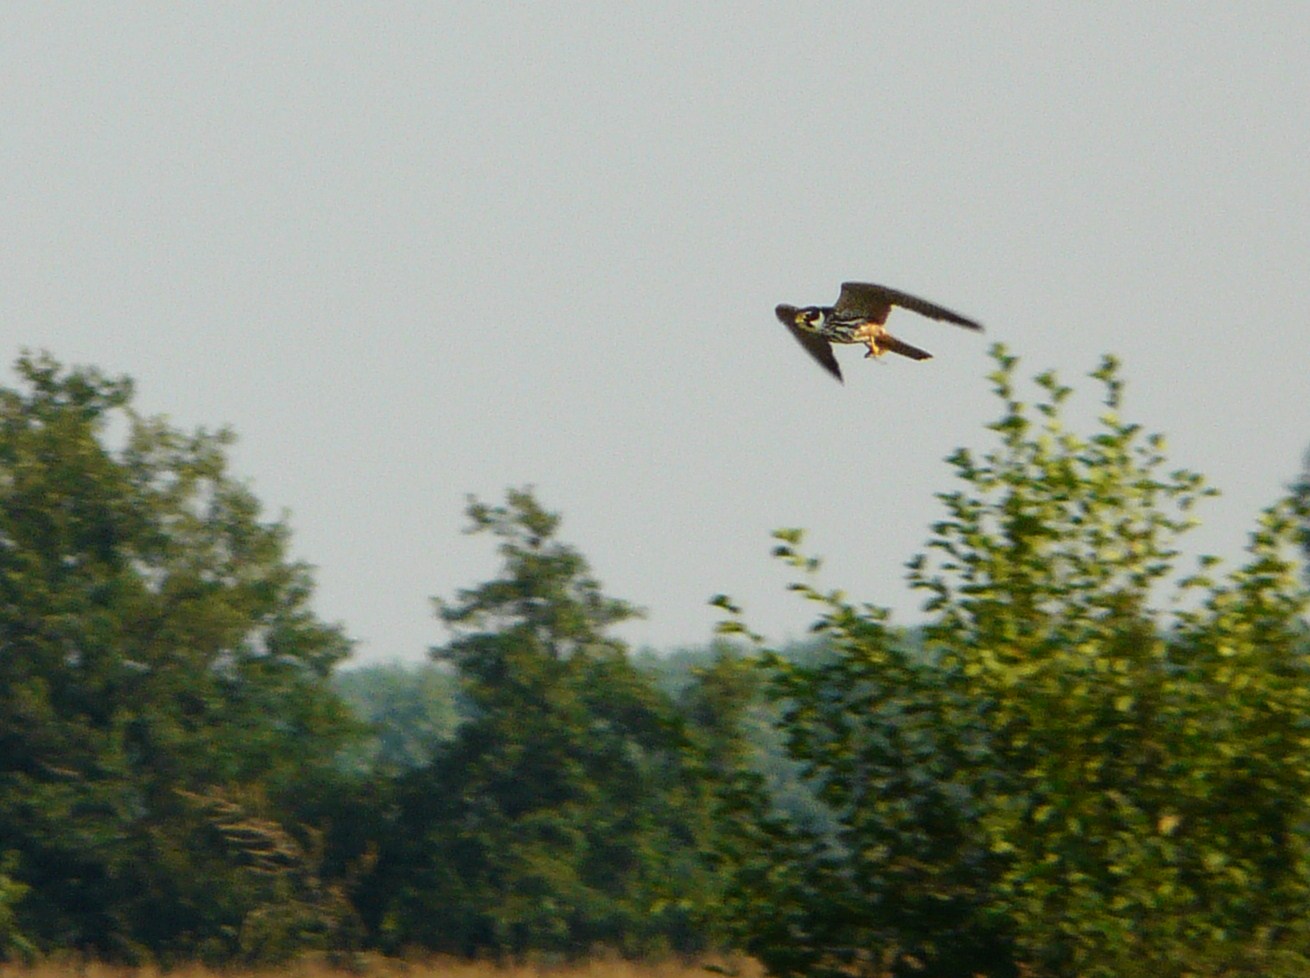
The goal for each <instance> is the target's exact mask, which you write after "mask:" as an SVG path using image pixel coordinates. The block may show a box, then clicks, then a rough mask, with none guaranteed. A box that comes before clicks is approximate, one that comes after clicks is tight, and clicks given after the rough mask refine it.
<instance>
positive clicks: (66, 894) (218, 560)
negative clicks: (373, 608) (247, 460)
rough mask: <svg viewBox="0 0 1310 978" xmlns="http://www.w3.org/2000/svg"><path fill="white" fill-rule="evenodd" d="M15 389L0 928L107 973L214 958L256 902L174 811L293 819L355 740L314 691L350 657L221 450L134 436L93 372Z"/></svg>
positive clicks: (5, 586) (6, 400) (192, 437)
mask: <svg viewBox="0 0 1310 978" xmlns="http://www.w3.org/2000/svg"><path fill="white" fill-rule="evenodd" d="M17 369H18V373H19V375H20V378H21V380H22V388H21V389H17V390H0V648H3V650H4V651H3V654H0V838H3V839H4V845H5V847H6V848H9V849H12V850H14V851H15V852H16V853H18V857H19V858H18V862H17V865H16V868H15V869H13V870H12V872H13V874H14V879H15V880H16V881H19V882H21V883H23V884H25V885H27V886H29V887H30V890H29V891H28V892H27V894H26V895H25V896H24V897H23V899H22V901H21V902H20V903H19V904H18V921H19V925H20V926H21V927H22V928H23V930H24V931H25V932H26V933H27V934H28V935H29V937H30V938H31V940H32V941H34V942H36V943H38V944H39V945H41V946H49V947H78V948H83V949H87V950H94V951H98V952H100V953H102V954H109V955H115V956H120V957H129V958H140V957H146V956H150V955H152V954H154V955H163V956H169V955H173V954H187V953H194V952H195V951H196V950H197V949H200V948H220V949H221V948H226V949H233V948H235V943H236V937H235V935H236V932H237V930H238V929H239V928H240V926H241V923H242V920H243V918H244V917H245V916H247V915H248V914H250V913H253V912H256V911H258V910H259V908H260V907H261V906H262V905H264V904H265V903H266V902H267V901H268V900H270V899H272V895H271V891H270V890H269V889H268V888H267V887H265V886H264V885H263V884H262V883H260V882H259V881H258V880H254V879H252V877H251V870H250V868H249V867H247V866H244V865H243V864H242V863H241V862H240V860H238V859H234V858H233V856H232V854H231V853H230V852H229V851H227V848H226V847H225V846H224V845H223V844H222V840H221V839H219V838H217V837H216V836H214V834H213V833H212V832H211V831H210V829H209V827H208V826H207V825H206V822H205V819H204V817H203V815H202V814H201V813H199V812H197V811H196V810H195V808H194V806H192V805H191V804H190V803H189V802H188V801H187V799H186V797H185V793H186V792H199V793H205V792H208V791H210V790H213V789H220V788H222V789H225V790H226V789H227V788H234V789H238V790H241V791H243V792H249V793H250V794H251V796H252V797H258V799H259V800H260V801H259V804H260V807H261V809H262V812H261V814H262V815H263V816H264V817H270V818H288V817H290V816H291V815H293V814H294V811H295V806H296V805H297V804H298V803H299V802H300V800H301V799H302V798H303V797H304V794H305V790H304V789H305V787H306V785H308V784H311V783H314V782H315V780H316V779H321V778H327V777H329V776H331V772H332V771H333V770H334V768H333V761H334V755H335V754H336V752H337V750H338V749H339V748H340V746H341V745H342V744H343V743H344V742H345V738H346V737H347V735H348V733H349V731H350V729H351V726H350V724H349V722H348V719H347V715H346V713H345V711H344V708H343V707H342V705H341V703H340V702H339V700H338V699H337V698H336V697H335V696H334V695H333V694H332V693H331V691H330V689H329V688H328V686H327V681H328V675H329V673H330V670H331V669H332V667H333V665H334V664H335V663H336V662H337V661H339V660H340V659H341V658H342V657H344V656H345V655H346V654H347V651H348V643H347V642H346V640H345V639H344V638H343V637H342V636H341V634H340V632H339V631H338V630H337V629H335V628H332V627H328V626H325V625H323V624H321V623H320V622H319V621H317V620H316V619H315V617H314V616H313V614H312V613H311V612H310V610H309V608H308V601H309V597H310V592H311V582H310V578H309V574H308V571H307V570H306V568H304V567H303V566H301V565H299V564H295V563H292V562H289V561H288V560H287V559H286V557H285V551H286V538H287V533H286V529H285V528H284V527H283V526H282V525H281V524H278V523H267V522H262V521H261V520H260V519H259V505H258V503H257V502H256V500H255V499H254V497H253V496H252V495H251V493H250V492H249V491H248V490H247V489H246V488H245V487H244V486H242V485H241V484H240V483H238V482H236V481H234V480H233V479H232V478H231V477H230V476H228V475H227V473H226V463H225V458H224V449H225V447H226V445H227V444H228V443H229V441H230V440H231V439H230V436H229V435H227V434H226V433H225V432H219V433H207V432H205V431H199V432H196V433H194V434H184V433H181V432H178V431H176V430H174V429H172V428H170V427H168V425H167V424H166V423H164V422H163V421H162V420H158V419H147V418H142V417H140V416H138V415H137V414H135V412H133V411H132V410H131V407H130V403H131V396H132V388H131V385H130V383H129V382H127V381H126V380H116V379H111V378H107V377H104V376H103V375H101V374H100V373H98V372H97V371H94V370H68V371H66V370H64V369H63V368H62V367H60V365H59V364H57V363H56V362H54V361H53V360H52V359H50V358H49V357H29V356H24V357H22V358H21V359H20V360H19V361H18V364H17ZM111 434H112V437H111ZM111 442H113V443H115V444H117V445H118V446H119V447H112V445H111ZM10 892H13V891H12V890H11V891H10Z"/></svg>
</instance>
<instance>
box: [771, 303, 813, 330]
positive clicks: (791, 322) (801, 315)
mask: <svg viewBox="0 0 1310 978" xmlns="http://www.w3.org/2000/svg"><path fill="white" fill-rule="evenodd" d="M774 313H776V314H777V316H778V319H780V320H781V321H782V322H783V323H785V324H786V325H788V326H794V327H796V328H797V329H803V330H804V331H805V332H807V333H817V332H819V330H821V329H822V328H823V320H824V318H825V316H824V310H823V309H821V308H820V307H819V306H804V307H802V308H799V309H798V308H796V306H778V308H777V309H775V310H774Z"/></svg>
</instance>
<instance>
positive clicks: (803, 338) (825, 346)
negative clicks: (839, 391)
mask: <svg viewBox="0 0 1310 978" xmlns="http://www.w3.org/2000/svg"><path fill="white" fill-rule="evenodd" d="M786 325H787V331H788V332H789V333H791V335H792V336H794V337H796V342H797V343H799V344H800V345H801V346H803V347H805V352H806V353H808V354H809V355H810V356H812V357H814V359H815V361H816V362H817V363H818V364H819V366H821V367H822V368H823V369H824V370H826V371H828V373H830V374H832V375H833V376H834V377H836V378H837V380H838V381H839V382H840V383H845V381H843V380H842V378H841V366H840V365H839V364H838V363H837V358H836V357H835V356H834V355H833V352H832V344H831V343H829V342H828V341H827V340H825V339H824V338H823V337H822V336H815V335H814V334H813V333H807V332H805V330H803V329H800V328H798V327H796V326H793V325H792V324H791V323H787V324H786Z"/></svg>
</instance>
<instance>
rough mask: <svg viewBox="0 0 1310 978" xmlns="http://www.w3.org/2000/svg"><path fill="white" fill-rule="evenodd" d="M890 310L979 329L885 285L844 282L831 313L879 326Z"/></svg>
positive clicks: (978, 326)
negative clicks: (912, 313) (907, 312)
mask: <svg viewBox="0 0 1310 978" xmlns="http://www.w3.org/2000/svg"><path fill="white" fill-rule="evenodd" d="M892 306H900V307H902V308H904V309H910V310H912V311H914V312H917V313H919V314H920V315H923V316H927V317H929V318H930V319H940V320H943V321H944V322H948V323H955V324H956V325H957V326H964V327H966V328H968V329H982V324H981V323H976V322H974V321H973V320H972V319H966V318H965V317H964V316H961V315H960V314H959V313H958V312H951V310H949V309H944V308H942V307H941V306H938V305H934V304H933V303H931V302H928V301H927V300H926V299H920V298H919V297H918V296H917V295H910V294H909V293H908V292H899V291H897V290H896V289H889V288H887V287H886V286H885V285H874V284H873V283H872V282H843V283H842V287H841V295H840V296H838V298H837V304H836V305H835V306H833V312H834V313H835V314H836V315H838V316H841V317H843V318H847V317H850V318H854V317H857V316H858V317H861V318H865V319H869V320H872V321H873V322H875V323H877V324H878V325H880V326H881V325H882V324H883V323H885V322H887V317H888V316H889V315H890V314H891V311H892Z"/></svg>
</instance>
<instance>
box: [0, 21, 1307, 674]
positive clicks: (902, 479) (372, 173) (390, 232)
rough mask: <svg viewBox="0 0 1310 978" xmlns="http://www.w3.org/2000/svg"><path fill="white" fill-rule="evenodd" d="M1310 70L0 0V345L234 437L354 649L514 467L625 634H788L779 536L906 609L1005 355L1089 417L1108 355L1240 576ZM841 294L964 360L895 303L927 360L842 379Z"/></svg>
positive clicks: (1290, 408) (1089, 25)
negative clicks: (745, 620)
mask: <svg viewBox="0 0 1310 978" xmlns="http://www.w3.org/2000/svg"><path fill="white" fill-rule="evenodd" d="M1307 51H1310V4H1306V3H1303V2H1299V0H1297V2H1283V3H1274V2H1266V3H1250V4H1235V3H1213V4H1206V3H1195V2H1186V3H1182V2H1179V3H1150V4H1140V3H1100V4H1082V5H1071V4H1057V3H988V4H981V3H976V4H975V3H963V2H956V3H916V4H903V3H872V4H871V3H860V4H845V5H838V4H818V3H812V4H800V3H797V4H768V3H758V4H757V3H740V2H738V3H723V4H702V3H660V4H648V5H629V4H609V3H591V4H581V3H568V4H534V5H519V4H514V5H509V4H430V3H421V4H419V3H386V4H381V3H370V4H364V3H359V4H323V3H275V4H273V3H262V2H261V3H223V4H175V3H171V2H170V3H131V4H101V3H64V4H55V3H47V2H39V3H17V2H15V3H6V4H5V5H4V6H3V8H0V173H2V174H3V188H4V190H3V194H0V228H3V233H2V234H0V297H3V310H4V319H3V327H2V328H3V336H4V348H3V349H2V350H0V353H3V358H4V361H5V362H6V363H7V364H12V361H13V359H14V357H15V356H16V354H17V353H18V351H19V349H20V348H21V347H24V346H27V347H33V348H47V349H49V350H50V351H51V352H53V353H54V354H55V355H56V356H57V357H59V358H60V359H61V360H64V361H65V362H75V363H92V364H95V365H97V366H100V367H102V368H104V369H106V370H108V371H111V372H115V373H127V374H130V375H131V376H132V377H134V378H135V380H136V381H137V384H138V390H139V400H138V404H139V406H140V407H141V408H142V409H143V410H146V411H148V412H151V413H166V414H168V415H170V416H171V417H172V419H173V420H174V422H175V423H177V424H179V425H182V426H186V427H191V426H195V425H201V424H203V425H208V426H215V425H219V424H230V425H232V426H233V427H234V428H235V429H236V431H237V432H238V434H239V436H240V439H241V440H240V443H239V444H238V446H237V447H236V449H235V451H234V455H233V457H234V462H235V468H236V470H237V472H238V474H240V475H241V476H243V477H245V478H248V479H249V480H250V482H251V484H252V486H253V488H254V490H255V492H256V493H257V495H258V496H259V497H260V498H261V499H262V500H263V501H264V503H265V504H266V506H267V507H268V508H269V512H270V513H271V514H273V515H276V514H277V513H278V512H279V511H280V510H282V509H283V508H286V509H287V510H289V513H290V517H289V521H290V525H291V527H292V530H293V532H294V541H295V551H296V554H297V555H298V556H299V557H302V558H303V559H306V560H308V561H309V562H311V563H313V564H315V565H317V567H318V572H317V577H318V581H319V597H318V607H319V609H320V611H321V612H322V613H323V615H324V616H326V617H327V618H330V619H334V620H341V621H342V622H344V623H345V625H346V626H347V629H348V630H349V632H350V633H351V634H352V635H354V636H355V637H357V638H358V639H359V640H360V641H361V646H360V653H359V656H360V659H361V660H363V661H369V660H375V659H390V658H394V657H400V658H405V659H411V660H412V659H417V658H419V657H420V656H421V655H422V654H423V652H424V650H425V649H426V647H427V646H429V645H431V644H434V643H439V642H440V641H442V640H443V638H444V633H443V631H442V629H441V627H440V625H439V624H438V623H437V622H436V621H434V620H433V618H432V616H431V609H430V607H429V604H428V596H430V595H433V594H440V595H450V594H452V593H453V591H454V590H455V589H456V588H458V587H461V586H466V585H471V584H475V583H477V582H479V581H481V580H484V579H486V578H487V577H488V576H489V575H490V574H491V573H492V572H493V571H494V568H495V566H496V558H495V556H494V554H493V552H492V549H491V544H490V542H489V541H487V540H486V539H483V538H477V537H474V538H468V537H464V536H461V534H460V530H461V528H462V526H463V525H464V517H463V514H462V508H463V505H464V495H465V494H466V493H468V492H475V493H477V494H479V495H481V496H483V497H484V498H486V499H488V500H491V501H495V500H497V499H499V498H501V497H502V495H503V490H504V489H505V487H507V486H511V485H521V484H524V483H533V484H535V485H536V486H537V488H538V493H539V496H540V498H541V500H542V501H543V502H544V503H545V504H546V505H547V506H549V507H550V508H553V509H557V510H560V511H562V512H563V514H564V517H565V524H564V532H563V536H564V538H565V539H567V540H569V541H571V542H573V543H575V544H576V545H577V546H578V547H579V548H580V549H581V550H582V551H583V552H584V553H585V554H586V555H587V557H588V558H589V559H590V561H591V562H592V564H593V566H594V568H595V570H596V572H597V574H598V576H599V577H600V578H601V580H602V581H603V582H604V583H605V585H606V587H607V590H608V591H609V592H610V593H612V594H615V595H617V596H621V597H624V598H627V599H629V600H631V601H634V602H636V603H638V604H641V605H644V606H645V607H647V608H648V610H649V618H648V619H647V620H646V621H644V622H642V623H640V624H636V625H634V626H632V627H629V628H627V629H625V630H624V632H623V634H624V636H625V637H627V638H628V639H629V640H631V641H633V642H634V643H635V644H638V645H643V644H650V645H654V646H657V647H669V646H672V645H676V644H681V643H699V642H702V641H705V640H707V639H708V638H709V636H710V631H711V626H712V623H713V621H714V620H715V617H716V614H717V613H716V612H714V611H713V610H712V609H710V608H708V607H707V606H706V600H707V599H708V598H709V597H710V596H711V595H712V594H714V593H715V592H718V591H726V592H728V593H730V594H732V595H733V596H734V597H736V598H737V599H739V600H740V601H741V602H743V603H744V604H745V605H746V606H747V609H748V612H749V620H750V622H751V623H752V624H753V625H754V626H755V627H756V628H757V629H760V630H762V631H764V632H765V633H766V634H767V635H769V636H770V637H771V638H775V639H779V640H781V639H784V638H786V637H788V636H797V635H800V634H803V632H804V629H805V627H806V625H807V624H808V622H809V621H810V619H811V614H810V610H809V609H808V608H807V607H805V606H803V605H801V604H800V603H798V602H796V601H795V600H794V599H793V598H792V597H791V596H790V595H788V594H787V593H786V592H785V591H784V589H783V585H784V583H785V581H786V580H787V575H786V573H785V572H784V570H783V569H782V568H780V567H778V566H776V565H775V564H774V562H772V561H771V560H770V559H769V557H768V551H769V548H770V540H769V537H768V534H769V531H770V530H772V529H773V528H776V527H779V526H803V527H806V528H808V530H809V533H810V536H809V539H810V545H811V547H812V549H813V550H815V551H817V552H819V553H821V554H823V555H824V556H825V557H826V565H825V566H826V573H825V580H826V582H827V583H829V584H831V585H834V586H836V585H839V586H842V587H845V588H847V589H848V590H849V591H850V592H851V593H852V595H853V596H854V597H856V598H858V599H861V600H870V601H874V602H877V603H881V604H887V605H890V606H892V607H893V608H895V609H896V610H897V613H898V616H899V619H900V620H901V621H906V622H909V621H913V620H915V617H916V614H917V609H918V607H919V604H920V598H919V597H918V596H917V595H915V594H913V593H912V592H910V591H908V590H907V588H906V587H905V585H904V583H903V575H904V569H903V565H904V562H905V561H906V560H907V559H908V558H909V557H910V556H912V555H913V554H914V553H915V552H916V551H917V550H918V549H919V548H920V547H921V546H922V544H923V542H924V540H925V539H926V537H927V533H928V527H929V525H930V524H931V522H932V521H933V520H934V519H936V518H937V517H938V516H939V515H940V512H941V511H940V509H939V506H938V504H937V502H936V501H935V500H934V498H933V495H932V494H933V493H934V492H936V491H940V490H944V489H949V488H951V487H952V486H951V481H950V473H949V469H948V467H947V466H946V465H945V464H944V462H943V461H942V459H943V457H944V456H946V455H947V454H948V453H949V452H950V451H951V450H952V449H954V448H955V447H957V446H959V445H962V444H966V445H970V446H980V445H985V444H987V443H988V437H987V435H986V433H985V432H984V431H983V425H984V423H985V422H987V421H989V420H991V419H993V418H994V417H995V416H996V414H997V412H998V405H997V404H996V403H995V402H994V400H993V398H992V396H991V394H990V393H989V386H988V384H987V382H986V381H985V379H984V374H985V373H986V372H987V371H988V369H989V362H988V360H987V358H986V355H985V351H986V349H987V347H988V345H989V344H990V343H991V342H993V341H996V340H1001V341H1004V342H1005V343H1007V344H1008V345H1009V346H1010V347H1011V349H1012V350H1013V351H1014V352H1016V353H1018V354H1019V355H1020V356H1022V357H1023V358H1024V363H1025V373H1026V374H1028V375H1031V374H1032V373H1035V372H1037V371H1038V370H1041V369H1045V368H1047V367H1054V368H1056V369H1057V370H1059V371H1060V372H1061V374H1062V376H1063V377H1064V379H1065V380H1066V381H1068V382H1075V386H1077V387H1079V388H1080V390H1083V391H1085V392H1086V393H1087V399H1088V400H1090V396H1091V393H1092V388H1091V386H1090V382H1087V383H1084V382H1083V381H1081V380H1080V378H1081V376H1082V375H1083V374H1085V373H1087V372H1088V371H1090V370H1092V369H1094V368H1095V367H1096V365H1097V362H1098V360H1099V358H1100V356H1101V354H1102V353H1105V352H1111V351H1112V352H1116V353H1118V354H1120V355H1121V356H1122V357H1123V360H1124V364H1125V376H1126V378H1127V380H1128V382H1129V388H1128V411H1127V412H1126V413H1127V414H1129V415H1130V416H1131V417H1133V418H1134V419H1135V420H1138V421H1141V422H1142V423H1144V424H1145V425H1146V426H1147V427H1148V428H1150V429H1153V430H1160V431H1163V432H1164V433H1165V434H1166V435H1168V436H1169V439H1170V446H1171V458H1172V460H1173V462H1175V463H1176V464H1177V465H1179V466H1188V467H1192V468H1196V469H1199V470H1200V471H1202V472H1204V473H1206V474H1207V475H1209V476H1210V477H1211V479H1212V480H1213V482H1214V483H1215V484H1216V485H1218V486H1219V487H1220V488H1221V489H1222V490H1223V491H1224V496H1223V497H1222V498H1221V499H1219V500H1216V501H1213V502H1211V503H1210V504H1209V505H1208V506H1207V507H1206V508H1205V509H1204V510H1203V512H1202V516H1203V517H1204V518H1205V520H1206V523H1207V525H1206V527H1205V528H1204V529H1203V530H1202V531H1200V532H1198V533H1197V534H1196V536H1195V546H1196V547H1197V548H1198V549H1204V550H1212V551H1215V552H1218V553H1221V554H1225V555H1235V554H1236V553H1237V551H1238V549H1239V548H1240V546H1241V544H1242V542H1243V540H1244V538H1245V535H1246V534H1247V532H1248V531H1249V529H1250V528H1251V527H1252V525H1253V520H1254V516H1255V513H1256V511H1257V510H1258V509H1259V508H1260V507H1261V506H1263V505H1265V504H1266V503H1268V502H1270V501H1271V500H1272V499H1274V498H1275V497H1276V496H1277V495H1278V494H1279V492H1280V490H1281V487H1282V486H1283V484H1284V483H1285V482H1286V481H1287V480H1288V479H1290V478H1291V477H1292V476H1293V475H1294V474H1295V472H1296V470H1297V468H1298V463H1299V460H1300V457H1301V454H1302V452H1303V450H1304V449H1305V448H1306V447H1307V445H1310V369H1307V367H1308V366H1310V329H1308V328H1307V325H1308V324H1307V318H1308V317H1307V309H1310V179H1308V178H1307V172H1310V57H1307V56H1306V52H1307ZM843 279H867V280H872V281H876V282H882V283H884V284H888V285H892V286H895V287H899V288H902V289H906V290H910V291H915V292H918V293H920V294H922V295H924V296H926V297H928V298H930V299H932V300H935V301H937V302H940V303H942V304H944V305H946V306H949V307H951V308H953V309H957V310H959V311H960V312H963V313H965V314H967V315H970V316H973V317H976V318H978V319H980V320H982V321H983V322H984V323H986V324H987V327H988V333H987V334H985V335H984V336H982V337H979V336H976V335H974V334H971V333H968V332H965V331H963V330H956V329H953V328H952V327H949V326H945V325H942V324H939V323H934V322H929V321H927V320H921V319H918V318H917V317H915V316H913V315H912V314H909V313H905V312H901V313H897V314H894V316H893V319H892V322H891V325H892V326H893V328H894V331H895V332H897V333H898V334H900V335H902V336H904V338H905V339H907V340H909V341H910V342H913V343H916V344H919V345H922V346H925V347H926V348H928V349H929V350H931V351H933V352H934V353H935V354H936V355H937V356H936V359H934V360H931V361H928V362H926V363H912V362H909V361H905V360H901V361H899V362H896V363H889V364H879V363H870V362H864V361H863V360H861V358H860V353H859V351H858V350H857V349H855V348H847V349H843V350H839V351H838V354H839V358H840V359H841V361H842V363H843V365H844V368H845V372H846V375H847V384H846V386H845V387H841V386H838V385H837V384H835V383H834V382H833V381H832V380H831V379H830V378H828V377H827V376H826V375H825V374H824V373H823V372H822V371H821V370H820V369H819V368H817V367H816V366H815V365H814V364H813V363H812V362H810V361H809V360H808V359H807V358H806V357H805V356H804V354H803V353H802V351H801V350H800V349H799V348H798V347H797V346H796V344H795V343H794V342H793V341H792V340H791V339H790V338H789V337H788V336H787V335H786V333H785V331H784V330H783V329H782V327H781V326H780V325H779V324H778V323H777V321H776V320H775V319H774V317H773V307H774V305H775V304H777V303H779V302H789V303H793V304H797V305H804V304H810V303H831V302H832V301H833V299H834V298H835V297H836V293H837V287H838V285H839V283H840V282H841V281H842V280H843ZM5 376H6V378H12V374H10V373H8V372H7V368H6V374H5Z"/></svg>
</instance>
